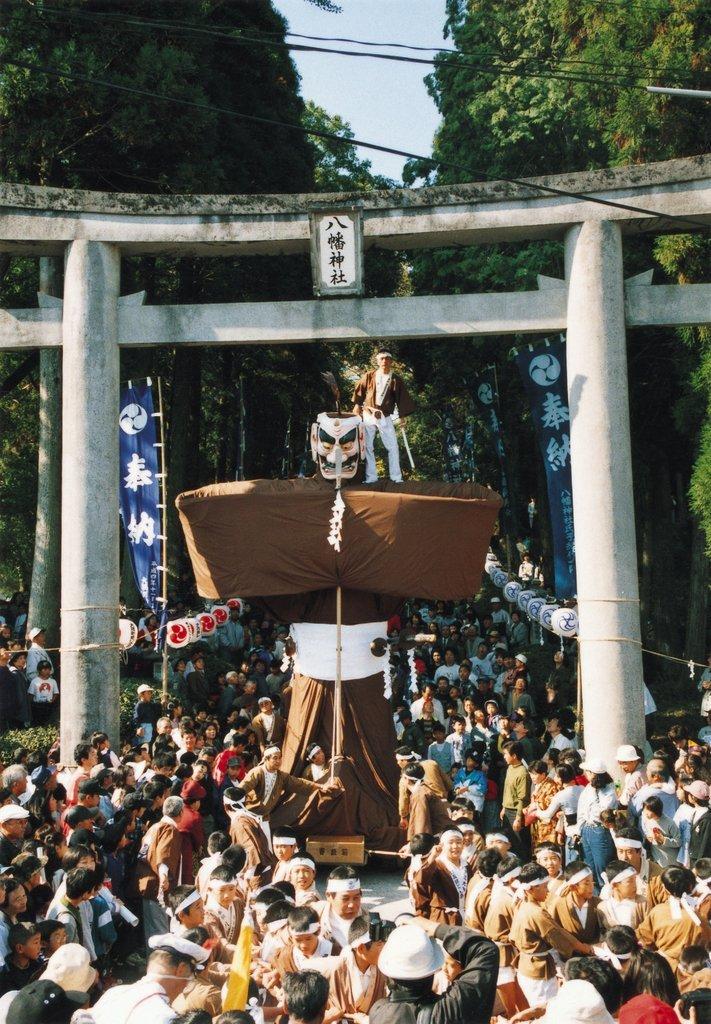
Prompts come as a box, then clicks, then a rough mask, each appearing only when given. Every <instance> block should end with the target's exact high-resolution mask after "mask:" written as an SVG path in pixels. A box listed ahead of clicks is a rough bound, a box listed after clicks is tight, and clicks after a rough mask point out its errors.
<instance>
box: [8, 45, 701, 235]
mask: <svg viewBox="0 0 711 1024" xmlns="http://www.w3.org/2000/svg"><path fill="white" fill-rule="evenodd" d="M3 64H6V65H9V66H10V67H18V68H23V69H25V70H27V71H32V72H39V73H40V74H42V75H47V76H48V77H49V78H55V79H59V80H60V81H61V80H62V79H67V80H69V81H76V82H83V83H84V84H86V85H91V86H94V87H100V88H105V89H114V90H115V91H117V92H123V93H127V94H129V95H132V96H141V97H143V98H147V99H153V100H158V101H160V102H162V103H172V104H177V105H178V106H184V107H190V108H192V109H195V110H203V111H206V112H208V113H216V114H224V115H225V116H227V117H234V118H236V119H237V120H241V121H248V122H250V123H252V124H262V125H268V126H269V127H270V128H284V129H286V130H287V131H292V132H296V133H297V134H300V135H307V136H313V137H314V138H318V139H325V140H327V141H329V142H337V143H339V144H340V145H346V146H355V147H358V148H362V149H372V150H374V151H375V152H378V153H389V154H391V155H393V156H400V157H404V158H405V159H407V160H418V161H422V162H424V163H429V164H432V165H433V166H435V167H448V168H451V169H453V170H456V171H459V172H463V173H465V174H467V175H471V174H476V175H479V177H480V180H482V181H504V182H506V183H507V184H509V185H519V186H522V187H524V188H533V189H536V190H538V191H539V192H543V193H545V194H547V195H554V196H562V197H564V198H566V199H577V200H579V201H581V202H586V203H595V204H597V205H599V206H605V207H608V208H611V209H615V210H628V211H629V212H631V213H639V214H642V215H643V216H645V217H653V218H654V219H656V220H661V221H668V222H669V223H673V224H680V225H683V227H684V229H685V230H689V228H692V227H693V228H700V229H701V230H702V231H704V232H708V231H709V225H708V224H706V223H704V222H703V221H697V220H694V219H693V218H692V217H686V216H684V215H682V214H666V213H662V212H660V211H659V210H649V209H647V208H646V207H643V206H633V205H632V204H630V203H619V202H614V201H613V200H611V199H601V198H600V197H599V196H593V195H588V194H586V193H583V192H571V191H569V190H567V189H561V188H555V187H554V186H553V185H543V184H540V183H539V182H536V181H529V180H526V179H525V178H498V179H495V178H489V177H488V176H487V175H486V174H485V173H484V172H483V171H480V170H477V169H476V168H474V167H469V166H467V165H466V164H460V163H458V162H455V161H453V160H443V159H441V158H440V157H435V156H423V155H422V154H420V153H411V152H409V151H408V150H404V149H395V148H393V147H392V146H383V145H381V144H379V143H376V142H365V141H364V140H362V139H356V138H344V137H343V136H341V135H336V134H335V133H334V132H325V131H321V130H320V129H316V128H306V127H304V126H303V125H301V124H294V123H292V122H290V121H280V120H278V119H276V118H271V117H261V116H259V115H258V114H245V113H243V112H242V111H239V110H231V109H230V108H228V107H218V106H214V105H213V104H210V103H203V102H201V101H200V100H187V99H182V98H181V97H178V96H167V95H165V94H164V93H158V92H153V91H152V90H148V89H139V88H137V87H136V86H130V85H119V84H118V82H112V81H110V80H107V79H102V78H92V77H91V76H89V75H83V74H80V73H79V72H70V71H58V70H57V69H56V68H48V67H45V66H44V65H40V64H36V63H34V62H31V61H21V60H13V59H10V58H8V57H0V66H2V65H3Z"/></svg>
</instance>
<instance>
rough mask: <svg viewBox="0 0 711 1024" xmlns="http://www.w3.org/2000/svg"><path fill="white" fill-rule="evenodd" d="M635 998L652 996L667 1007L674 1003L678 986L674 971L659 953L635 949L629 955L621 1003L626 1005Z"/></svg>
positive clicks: (677, 994)
mask: <svg viewBox="0 0 711 1024" xmlns="http://www.w3.org/2000/svg"><path fill="white" fill-rule="evenodd" d="M635 996H654V997H655V999H661V1001H662V1002H663V1003H668V1005H669V1006H674V1004H675V1003H676V1001H677V999H678V998H679V986H678V985H677V982H676V978H675V977H674V971H673V970H672V969H671V966H670V965H669V962H668V960H666V958H665V957H663V956H662V955H661V953H653V952H652V950H651V949H637V950H635V952H634V953H633V954H632V955H631V957H630V959H629V961H628V967H627V971H626V973H625V977H624V982H623V992H622V1001H623V1003H626V1002H628V1001H629V1000H630V999H634V997H635Z"/></svg>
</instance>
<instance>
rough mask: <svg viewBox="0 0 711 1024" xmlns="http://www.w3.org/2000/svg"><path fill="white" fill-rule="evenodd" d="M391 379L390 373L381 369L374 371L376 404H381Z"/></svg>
mask: <svg viewBox="0 0 711 1024" xmlns="http://www.w3.org/2000/svg"><path fill="white" fill-rule="evenodd" d="M392 379H393V375H392V374H391V373H383V371H382V370H376V371H375V404H376V405H377V406H381V405H382V404H383V399H384V398H385V392H386V391H387V390H388V387H389V386H390V381H391V380H392Z"/></svg>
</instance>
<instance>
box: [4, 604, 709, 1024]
mask: <svg viewBox="0 0 711 1024" xmlns="http://www.w3.org/2000/svg"><path fill="white" fill-rule="evenodd" d="M14 605H15V610H16V614H15V617H13V614H12V609H11V607H10V603H8V606H7V607H6V608H4V609H0V616H1V617H2V619H4V620H5V621H4V622H2V623H1V624H0V715H1V717H2V725H3V727H4V728H7V727H9V726H26V725H29V724H30V723H33V722H34V723H35V724H37V723H41V724H46V723H48V722H51V721H52V720H53V717H54V716H55V715H56V711H55V707H56V704H57V701H58V700H59V690H60V689H61V675H60V674H59V671H58V669H59V666H58V665H57V666H55V661H56V659H53V657H52V654H53V652H52V651H49V650H47V648H46V647H45V635H44V631H43V630H42V628H41V624H36V625H33V624H31V623H30V624H29V625H30V628H29V629H27V625H28V624H27V619H26V609H24V610H23V604H22V602H18V601H14ZM17 609H19V610H17ZM175 613H176V614H181V610H180V607H179V606H178V605H176V609H175ZM22 615H24V616H25V617H24V619H23V618H21V616H22ZM137 618H138V616H137ZM18 620H19V623H20V625H19V632H20V634H21V635H18V626H17V621H18ZM137 625H138V626H139V639H138V642H137V644H136V646H135V648H134V649H133V650H132V651H131V652H130V664H129V671H130V672H131V673H134V674H136V675H138V676H140V677H141V678H144V677H145V676H146V675H148V676H149V677H150V674H151V672H152V666H153V663H154V654H153V650H154V644H153V636H154V631H155V629H156V628H157V621H156V620H155V618H154V617H153V616H152V613H151V612H150V610H149V609H146V610H145V612H144V613H143V614H142V615H141V616H140V618H139V621H138V622H137ZM388 629H389V631H390V632H391V633H392V634H393V635H394V634H397V633H399V632H401V631H402V630H404V629H410V630H411V631H413V632H414V633H418V634H421V635H424V636H425V637H426V638H427V639H426V640H425V641H424V642H422V643H421V644H420V646H418V647H417V648H416V649H415V651H414V657H413V658H412V659H408V658H407V657H406V656H405V655H399V656H398V655H395V656H394V658H395V661H394V664H393V679H392V683H393V695H392V698H391V702H392V709H391V710H392V714H393V723H394V730H393V734H394V740H393V751H392V755H393V758H394V759H395V760H396V762H397V765H398V766H399V768H400V772H401V775H400V783H399V792H398V808H399V812H398V813H399V818H400V827H401V829H402V848H401V849H400V851H399V861H397V863H398V864H399V865H400V867H399V872H400V877H402V891H401V892H399V893H398V894H397V895H398V896H399V897H401V902H402V901H406V909H403V910H402V912H401V913H399V914H398V915H397V916H395V918H394V920H393V921H387V920H384V919H381V917H380V915H379V913H378V912H377V908H375V909H374V908H373V906H372V905H371V906H370V909H366V906H365V904H364V899H363V889H362V887H361V877H360V876H359V873H358V871H357V870H356V868H355V867H353V866H351V865H347V864H339V865H337V866H335V867H333V868H332V869H331V870H330V871H329V872H328V873H327V874H326V875H325V876H324V872H323V871H322V870H321V871H320V870H319V865H317V863H316V862H315V861H314V860H313V859H312V857H311V856H310V855H309V854H308V852H306V849H305V845H304V838H305V837H304V836H303V835H302V834H300V833H299V832H298V831H296V830H295V829H293V828H291V827H286V826H276V825H274V826H273V827H272V825H271V818H272V815H273V814H274V811H275V809H276V808H277V807H281V806H282V805H283V804H284V802H285V801H288V800H289V798H290V797H291V796H292V795H293V794H307V795H308V794H311V793H314V792H317V791H318V792H320V793H323V794H328V793H329V791H330V790H331V789H332V788H334V787H335V786H337V783H334V782H333V781H332V778H331V773H330V772H329V763H330V751H328V750H324V749H322V748H320V747H318V746H317V745H315V744H312V745H311V747H310V748H309V749H308V751H307V765H306V767H305V769H304V771H303V772H302V774H301V775H300V776H298V777H297V776H295V775H291V774H288V773H286V772H284V771H283V770H282V768H281V745H282V742H283V739H284V736H285V734H286V729H287V722H286V718H287V710H288V706H289V701H290V699H291V697H292V694H291V685H290V684H291V664H290V661H289V656H288V654H289V644H288V639H287V638H288V627H287V626H286V625H283V624H280V623H275V622H273V621H271V620H270V619H268V618H262V617H259V616H257V615H255V614H254V610H253V609H250V608H249V606H247V605H243V606H242V607H241V608H237V607H236V608H234V609H232V611H231V612H230V619H229V621H228V622H227V623H226V624H225V625H224V626H222V627H221V628H220V629H219V630H218V631H217V632H216V633H215V634H214V635H213V636H211V637H204V638H202V639H201V640H200V641H198V642H197V643H196V644H194V645H192V646H191V647H189V648H186V649H184V650H180V651H173V652H171V664H170V668H171V672H170V701H169V703H168V704H163V703H161V702H160V700H159V699H158V698H159V696H160V695H159V694H158V693H157V692H156V691H155V689H154V684H153V683H151V682H148V681H146V682H142V683H141V684H140V685H138V686H137V692H136V701H135V707H134V709H133V715H132V719H131V723H130V726H129V728H128V731H127V734H126V735H125V736H124V737H123V740H122V743H121V745H120V746H119V748H118V749H117V750H114V749H113V748H112V746H111V743H110V740H109V737H108V736H107V735H106V734H104V733H99V732H97V733H94V734H93V735H91V736H87V737H86V739H85V741H84V742H82V743H80V744H79V745H78V746H77V748H76V749H75V750H74V751H73V752H72V755H73V756H72V763H71V764H69V765H65V764H62V762H61V758H60V752H59V749H58V745H57V744H55V745H54V746H52V747H51V748H50V749H48V750H43V751H35V750H32V751H28V750H27V749H25V748H18V749H17V750H15V751H14V752H13V756H12V759H11V763H8V764H7V765H6V766H3V767H2V775H1V777H0V787H1V788H0V958H1V959H2V970H0V1024H2V1021H7V1022H8V1024H20V1022H22V1024H35V1022H36V1024H69V1022H70V1021H72V1022H73V1024H148V1022H150V1024H163V1022H165V1024H167V1022H169V1021H177V1022H179V1024H182V1022H188V1021H189V1022H191V1024H209V1022H211V1021H213V1022H216V1024H249V1022H253V1021H256V1022H261V1021H272V1020H275V1021H280V1022H283V1024H286V1022H291V1024H321V1022H326V1024H336V1022H339V1021H348V1022H351V1024H366V1022H368V1021H371V1022H372V1024H415V1022H416V1021H417V1022H419V1024H428V1022H432V1024H444V1022H451V1024H454V1022H472V1024H478V1022H489V1021H490V1020H491V1019H494V1020H497V1019H498V1020H499V1021H501V1022H503V1021H508V1022H518V1021H524V1020H534V1019H542V1020H544V1021H546V1022H548V1024H562V1022H566V1024H567V1022H572V1024H576V1022H580V1024H582V1022H586V1024H602V1022H609V1021H611V1020H613V1019H614V1020H619V1021H620V1024H643V1022H656V1024H666V1022H674V1021H678V1020H691V1021H696V1022H698V1024H701V1022H702V1021H703V1020H705V1019H707V1018H706V1017H705V1016H703V1014H704V1013H708V1006H709V1002H708V1000H709V999H710V998H711V963H710V962H709V959H708V950H709V948H710V947H711V930H710V929H709V923H708V914H709V910H711V813H710V812H709V796H710V792H709V781H710V780H711V771H710V770H709V764H708V754H709V749H708V746H707V745H706V740H707V739H708V734H707V732H706V731H705V730H709V724H708V721H707V716H708V714H709V713H710V711H711V700H710V699H709V697H708V693H709V692H711V668H710V669H709V670H708V671H707V672H705V673H704V674H703V675H702V678H701V681H700V682H699V688H700V691H701V694H702V714H703V716H704V717H703V728H702V729H701V731H700V733H699V734H698V736H690V735H689V733H688V731H687V729H685V728H684V726H682V725H676V726H674V727H672V728H671V729H670V730H669V731H668V734H667V735H666V736H665V737H664V738H663V739H660V737H658V736H657V737H654V736H650V740H651V741H652V742H651V745H650V742H647V743H646V744H645V747H644V749H642V748H638V747H635V746H633V745H632V744H627V745H625V746H622V747H620V749H619V750H618V751H617V761H618V773H617V777H618V778H619V780H621V781H619V782H618V783H616V782H615V781H613V778H612V776H611V775H610V774H609V773H608V768H609V767H610V766H607V765H606V764H605V763H604V762H602V761H601V760H599V759H598V758H596V757H595V756H592V755H591V754H588V753H586V752H585V751H584V750H582V749H580V747H579V733H578V732H577V731H576V726H577V714H576V712H577V709H576V706H575V704H576V692H577V685H576V666H575V662H574V649H570V650H562V649H560V648H559V646H558V641H557V638H556V643H555V644H552V643H551V644H550V646H547V644H548V643H549V641H547V642H546V644H544V646H543V648H542V652H543V653H540V651H541V648H538V651H539V653H538V654H537V656H536V657H535V658H534V657H533V656H532V653H531V652H532V647H531V645H530V640H531V638H530V637H529V634H528V624H527V623H526V621H524V620H523V619H522V618H521V617H520V616H519V614H518V613H517V612H516V611H515V610H514V611H509V610H507V609H506V607H504V606H503V605H502V602H501V601H500V599H499V598H497V597H493V598H492V599H491V600H489V599H486V600H485V601H484V602H482V601H478V602H474V601H471V602H462V603H461V604H459V605H456V606H451V605H446V604H445V603H444V602H423V601H413V602H411V603H410V605H409V606H408V607H407V609H406V610H405V611H404V612H403V613H402V615H401V616H396V617H395V618H393V619H392V620H391V621H390V623H389V624H388ZM527 652H528V653H527ZM398 657H399V658H400V660H398ZM532 662H535V663H536V664H537V665H542V664H543V663H544V662H548V664H547V667H546V669H545V670H544V671H539V673H538V674H536V673H533V672H531V671H530V668H529V664H530V663H532ZM55 675H57V676H58V677H59V686H58V685H57V682H56V680H55ZM40 697H41V699H40ZM38 705H39V706H38ZM709 731H711V730H709ZM65 754H66V752H65ZM393 877H394V878H395V882H394V887H395V886H397V884H398V880H399V876H398V875H397V874H395V875H393ZM245 956H246V959H245ZM239 984H242V985H243V988H244V991H243V994H242V997H240V999H239V1000H234V999H233V997H234V992H235V989H236V987H239ZM235 1002H241V1004H242V1006H243V1007H244V1008H243V1009H236V1008H233V1007H234V1005H235Z"/></svg>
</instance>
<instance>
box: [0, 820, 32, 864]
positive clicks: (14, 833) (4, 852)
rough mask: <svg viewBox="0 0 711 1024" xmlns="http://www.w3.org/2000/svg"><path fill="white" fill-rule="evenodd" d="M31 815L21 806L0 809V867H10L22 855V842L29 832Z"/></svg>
mask: <svg viewBox="0 0 711 1024" xmlns="http://www.w3.org/2000/svg"><path fill="white" fill-rule="evenodd" d="M29 816H30V813H29V811H26V810H25V809H24V807H20V806H19V804H5V806H4V807H0V867H3V868H6V867H9V866H10V864H11V863H12V861H13V860H14V859H15V857H17V856H18V854H20V853H22V840H23V838H24V835H25V832H26V831H27V819H28V818H29Z"/></svg>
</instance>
